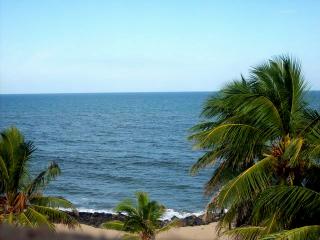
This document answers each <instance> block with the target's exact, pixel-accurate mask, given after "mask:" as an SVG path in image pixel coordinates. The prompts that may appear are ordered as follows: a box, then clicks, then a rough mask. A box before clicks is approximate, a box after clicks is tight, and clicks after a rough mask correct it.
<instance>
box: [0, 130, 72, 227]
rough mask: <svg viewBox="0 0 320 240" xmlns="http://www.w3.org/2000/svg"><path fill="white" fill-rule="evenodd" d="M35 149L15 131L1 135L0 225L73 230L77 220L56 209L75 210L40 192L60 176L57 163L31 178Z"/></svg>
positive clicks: (56, 198)
mask: <svg viewBox="0 0 320 240" xmlns="http://www.w3.org/2000/svg"><path fill="white" fill-rule="evenodd" d="M34 151H35V148H34V145H33V143H32V142H30V141H25V140H24V136H23V135H22V134H21V132H20V131H19V130H18V129H17V128H9V129H7V130H5V131H3V132H1V138H0V223H9V224H15V225H18V226H22V225H24V226H31V227H37V226H40V225H41V226H42V225H45V226H48V227H49V228H50V229H54V225H53V222H60V223H63V224H67V225H68V226H69V227H73V226H75V225H76V224H77V222H76V220H75V219H74V218H72V217H71V216H69V215H68V214H67V213H65V212H63V211H60V210H59V208H68V209H73V210H75V208H74V206H73V205H72V203H70V202H69V201H67V200H65V199H63V198H61V197H48V196H43V194H42V190H44V188H45V187H46V186H47V185H48V183H49V182H50V181H51V180H53V179H55V177H56V176H58V175H59V174H60V168H59V166H58V165H57V164H56V163H54V162H53V163H51V164H50V165H49V167H48V168H47V169H45V170H44V171H42V172H41V173H40V174H39V175H38V176H36V177H35V178H31V176H30V173H29V169H28V163H29V162H30V160H31V156H32V153H33V152H34Z"/></svg>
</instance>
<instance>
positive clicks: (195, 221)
mask: <svg viewBox="0 0 320 240" xmlns="http://www.w3.org/2000/svg"><path fill="white" fill-rule="evenodd" d="M181 222H182V226H199V225H203V224H205V222H204V221H203V220H202V218H200V217H197V216H195V215H191V216H188V217H186V218H184V219H182V220H181Z"/></svg>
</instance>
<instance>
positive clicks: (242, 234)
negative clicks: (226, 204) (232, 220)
mask: <svg viewBox="0 0 320 240" xmlns="http://www.w3.org/2000/svg"><path fill="white" fill-rule="evenodd" d="M264 231H265V227H259V226H244V227H238V228H234V229H231V230H228V231H225V232H224V233H223V234H225V235H228V236H232V237H234V238H236V239H241V240H256V239H259V237H260V235H261V234H262V233H263V232H264Z"/></svg>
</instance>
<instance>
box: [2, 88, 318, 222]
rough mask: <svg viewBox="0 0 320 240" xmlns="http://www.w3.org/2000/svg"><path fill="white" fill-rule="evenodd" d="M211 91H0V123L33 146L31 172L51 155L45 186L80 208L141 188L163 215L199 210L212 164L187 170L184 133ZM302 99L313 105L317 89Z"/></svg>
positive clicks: (189, 156)
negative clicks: (55, 169) (56, 170)
mask: <svg viewBox="0 0 320 240" xmlns="http://www.w3.org/2000/svg"><path fill="white" fill-rule="evenodd" d="M212 94H213V93H209V92H199V93H198V92H197V93H95V94H30V95H27V94H26V95H0V129H1V130H3V129H5V128H7V127H9V126H16V127H18V128H19V129H21V131H22V132H23V133H24V135H25V137H26V139H27V140H32V141H33V142H34V144H35V146H36V148H37V150H36V152H35V153H34V157H33V160H32V161H31V162H30V168H31V170H32V173H33V174H35V173H37V172H39V171H41V170H42V169H43V168H45V167H46V166H47V165H48V163H49V162H50V161H56V162H57V163H58V164H59V165H60V167H61V169H62V175H61V176H59V177H58V178H57V180H55V181H53V182H52V183H51V184H50V185H49V186H48V188H47V189H46V190H45V193H46V194H48V195H55V196H63V197H65V198H67V199H68V200H70V201H72V202H73V203H74V204H75V205H76V207H78V208H79V210H80V211H89V212H94V211H97V212H112V211H113V210H112V209H113V208H114V207H115V206H116V205H117V203H119V201H121V200H123V199H125V198H130V197H133V194H134V192H136V191H145V192H148V193H149V194H150V197H151V198H152V199H155V200H157V201H159V202H161V203H162V204H164V205H165V206H166V207H167V208H168V209H169V210H168V211H167V217H168V218H170V217H172V216H173V215H176V216H178V217H184V216H187V215H189V214H191V213H201V212H202V211H203V209H204V208H205V206H206V204H207V202H208V200H209V198H208V197H206V196H204V194H203V185H204V184H205V182H206V180H208V178H209V176H210V174H211V173H212V172H213V169H207V170H204V171H202V172H200V174H199V175H198V176H190V174H189V170H190V167H191V165H192V164H193V163H194V162H195V161H196V160H197V158H198V157H199V156H200V155H201V152H199V151H195V150H192V144H191V142H189V141H188V140H187V136H188V134H189V129H190V127H192V126H193V125H194V124H196V123H198V122H199V120H200V118H199V114H200V112H201V106H202V104H203V102H204V101H205V100H206V99H207V98H208V97H209V96H210V95H212ZM308 101H309V102H310V103H311V106H312V107H314V108H317V109H318V110H320V91H317V92H315V91H313V92H310V93H309V95H308Z"/></svg>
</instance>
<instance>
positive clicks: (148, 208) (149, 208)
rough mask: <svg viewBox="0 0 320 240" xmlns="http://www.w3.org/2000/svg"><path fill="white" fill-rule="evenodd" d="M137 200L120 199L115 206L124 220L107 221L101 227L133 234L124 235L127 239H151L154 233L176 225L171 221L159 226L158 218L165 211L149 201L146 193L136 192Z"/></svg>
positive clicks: (157, 204) (160, 206) (154, 202)
mask: <svg viewBox="0 0 320 240" xmlns="http://www.w3.org/2000/svg"><path fill="white" fill-rule="evenodd" d="M136 197H137V200H136V202H135V203H133V202H132V200H130V199H127V200H124V201H122V202H121V203H119V204H118V206H117V207H116V211H117V212H119V213H124V214H125V215H126V218H125V221H124V222H121V221H109V222H106V223H104V224H102V227H103V228H108V229H115V230H122V231H126V232H130V233H133V234H139V237H137V236H134V235H128V236H126V238H127V239H139V238H140V239H142V240H153V239H155V235H156V233H158V232H160V231H165V230H168V229H169V228H171V227H173V226H175V225H177V222H175V221H173V222H171V223H170V224H168V225H166V226H164V227H161V226H160V218H161V217H163V215H164V213H165V207H164V206H163V205H160V204H159V203H158V202H156V201H151V200H150V199H149V197H148V194H147V193H144V192H137V193H136Z"/></svg>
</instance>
